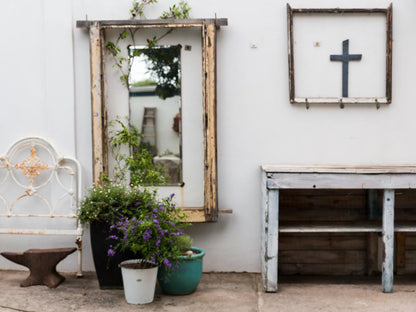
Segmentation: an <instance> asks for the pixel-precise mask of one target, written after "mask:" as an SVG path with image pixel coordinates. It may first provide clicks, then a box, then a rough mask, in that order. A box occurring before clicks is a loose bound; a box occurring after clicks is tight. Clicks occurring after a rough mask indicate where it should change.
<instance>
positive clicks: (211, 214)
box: [202, 24, 218, 221]
mask: <svg viewBox="0 0 416 312" xmlns="http://www.w3.org/2000/svg"><path fill="white" fill-rule="evenodd" d="M202 44H203V49H202V51H203V59H202V63H203V71H202V73H203V77H202V84H203V85H202V90H203V99H204V103H203V126H204V149H205V151H204V164H205V166H204V190H205V198H204V202H205V214H206V219H207V221H216V220H217V218H218V198H217V193H218V186H217V119H216V116H217V94H216V89H217V88H216V83H217V81H216V79H217V77H216V66H217V64H216V26H215V24H205V25H204V27H203V29H202Z"/></svg>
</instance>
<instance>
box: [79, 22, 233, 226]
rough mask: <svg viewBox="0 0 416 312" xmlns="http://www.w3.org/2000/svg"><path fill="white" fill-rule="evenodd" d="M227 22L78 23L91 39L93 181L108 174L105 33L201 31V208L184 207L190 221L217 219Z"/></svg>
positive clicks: (99, 181)
mask: <svg viewBox="0 0 416 312" xmlns="http://www.w3.org/2000/svg"><path fill="white" fill-rule="evenodd" d="M226 25H227V19H225V18H219V19H186V20H161V19H156V20H108V21H77V27H78V28H87V29H88V30H89V36H90V55H91V110H92V136H93V167H94V168H93V181H94V184H97V183H98V184H99V183H101V182H102V180H101V179H102V175H103V173H108V159H107V158H108V157H107V148H106V146H107V142H106V131H105V129H107V118H106V111H107V109H106V103H105V100H104V77H103V76H104V74H103V53H104V46H105V42H104V34H103V33H104V30H105V29H117V28H120V29H123V28H125V29H137V28H141V29H144V28H155V29H156V28H190V27H193V28H200V29H201V38H202V102H203V103H202V106H203V131H204V207H198V208H188V207H183V208H184V210H185V212H186V213H187V215H188V216H189V221H191V222H208V221H216V220H217V218H218V198H217V193H218V192H217V188H218V186H217V129H216V128H217V113H216V111H217V92H216V91H217V86H216V85H217V76H216V69H217V60H216V37H217V30H218V29H219V27H220V26H226Z"/></svg>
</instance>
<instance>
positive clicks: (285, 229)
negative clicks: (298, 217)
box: [279, 223, 416, 233]
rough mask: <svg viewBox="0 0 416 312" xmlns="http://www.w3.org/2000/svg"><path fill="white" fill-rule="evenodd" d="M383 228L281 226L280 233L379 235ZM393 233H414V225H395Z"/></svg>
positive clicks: (358, 226)
mask: <svg viewBox="0 0 416 312" xmlns="http://www.w3.org/2000/svg"><path fill="white" fill-rule="evenodd" d="M382 231H383V228H382V226H381V225H379V224H371V223H370V224H369V223H362V224H322V223H320V224H296V225H294V224H290V225H287V224H282V225H280V226H279V232H280V233H377V232H379V233H381V232H382ZM394 231H395V232H416V224H415V223H412V224H397V225H395V226H394Z"/></svg>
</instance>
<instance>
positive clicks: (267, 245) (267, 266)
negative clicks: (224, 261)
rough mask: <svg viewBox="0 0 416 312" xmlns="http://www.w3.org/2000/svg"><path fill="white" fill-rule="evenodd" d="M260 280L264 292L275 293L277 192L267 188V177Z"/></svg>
mask: <svg viewBox="0 0 416 312" xmlns="http://www.w3.org/2000/svg"><path fill="white" fill-rule="evenodd" d="M262 201H263V203H262V210H263V233H262V278H263V286H264V290H265V291H266V292H276V291H277V262H278V246H279V190H269V189H268V188H267V176H266V174H264V175H263V183H262Z"/></svg>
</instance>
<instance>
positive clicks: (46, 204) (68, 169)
mask: <svg viewBox="0 0 416 312" xmlns="http://www.w3.org/2000/svg"><path fill="white" fill-rule="evenodd" d="M80 196H81V167H80V164H79V162H78V161H77V160H76V159H74V158H70V157H64V156H62V155H59V154H58V153H57V152H56V150H55V148H54V147H53V146H52V144H51V143H50V142H48V141H47V140H45V139H43V138H40V137H26V138H23V139H21V140H19V141H17V142H16V143H14V144H13V145H12V147H11V148H10V149H9V151H8V152H7V154H6V155H5V156H1V157H0V219H2V220H3V221H5V220H4V219H5V218H7V219H6V221H5V222H2V223H1V225H0V234H27V235H34V234H39V235H73V236H76V237H77V238H76V244H77V247H78V272H77V275H78V276H82V234H83V229H82V225H81V223H80V222H79V221H78V219H77V213H78V209H79V203H80ZM28 220H30V221H28ZM35 220H36V221H35ZM58 220H59V221H58Z"/></svg>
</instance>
